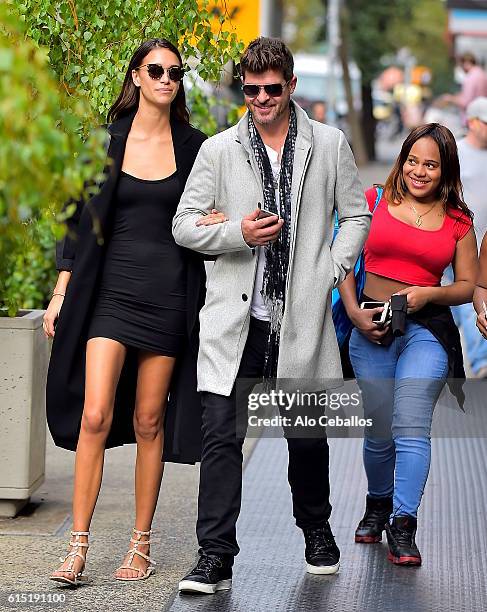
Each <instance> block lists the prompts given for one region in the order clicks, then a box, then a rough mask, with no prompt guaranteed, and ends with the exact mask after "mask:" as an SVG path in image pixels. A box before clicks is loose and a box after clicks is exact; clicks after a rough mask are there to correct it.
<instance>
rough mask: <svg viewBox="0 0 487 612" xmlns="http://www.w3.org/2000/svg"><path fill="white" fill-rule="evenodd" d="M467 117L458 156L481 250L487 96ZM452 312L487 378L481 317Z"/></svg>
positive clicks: (486, 223) (486, 207)
mask: <svg viewBox="0 0 487 612" xmlns="http://www.w3.org/2000/svg"><path fill="white" fill-rule="evenodd" d="M466 117H467V125H468V132H467V134H466V136H465V138H462V140H460V141H459V142H458V157H459V159H460V175H461V179H462V184H463V194H464V199H465V202H466V203H467V204H468V207H469V208H470V210H471V211H472V212H473V224H474V229H475V234H476V237H477V244H478V245H479V247H480V244H481V243H482V238H483V236H484V234H485V232H486V231H487V190H486V186H485V177H486V172H487V97H481V98H477V99H476V100H474V101H473V102H471V103H470V104H469V105H468V106H467V109H466ZM449 278H450V279H451V275H450V277H449ZM452 312H453V317H454V318H455V322H456V323H457V325H458V326H459V327H461V329H462V332H463V337H464V341H465V345H464V346H465V349H466V353H467V355H466V356H467V359H468V361H469V363H470V366H471V368H472V371H473V373H474V375H475V376H476V377H478V378H487V343H486V342H484V340H483V339H482V337H481V336H480V335H479V333H478V329H477V326H476V322H477V316H476V313H475V311H474V309H473V308H472V305H471V304H461V305H459V306H455V307H454V308H453V309H452Z"/></svg>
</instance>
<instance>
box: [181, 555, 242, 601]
mask: <svg viewBox="0 0 487 612" xmlns="http://www.w3.org/2000/svg"><path fill="white" fill-rule="evenodd" d="M231 563H232V562H231V561H229V560H228V559H226V555H217V554H205V553H202V554H201V556H200V558H199V560H198V563H197V564H196V567H195V568H193V569H192V570H191V571H190V572H189V574H188V575H187V576H185V577H184V578H183V579H182V580H181V582H180V583H179V591H180V592H182V593H209V594H210V593H215V592H216V591H227V590H228V589H231V588H232V565H231Z"/></svg>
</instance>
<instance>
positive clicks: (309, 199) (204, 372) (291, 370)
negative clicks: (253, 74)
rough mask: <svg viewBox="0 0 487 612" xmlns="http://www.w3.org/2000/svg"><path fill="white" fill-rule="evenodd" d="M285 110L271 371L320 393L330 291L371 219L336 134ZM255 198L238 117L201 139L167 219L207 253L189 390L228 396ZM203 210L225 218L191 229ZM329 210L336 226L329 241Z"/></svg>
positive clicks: (238, 349) (327, 364) (249, 285)
mask: <svg viewBox="0 0 487 612" xmlns="http://www.w3.org/2000/svg"><path fill="white" fill-rule="evenodd" d="M295 108H296V113H297V125H298V136H297V140H296V149H295V157H294V166H293V178H292V211H291V223H292V228H291V230H292V231H291V252H290V258H289V270H288V277H287V294H286V308H285V312H284V317H283V321H282V326H281V337H280V350H279V361H278V371H277V374H278V377H279V378H293V379H306V380H307V383H308V386H307V389H308V390H313V382H312V381H313V380H316V381H317V382H316V385H315V389H314V390H320V389H323V388H324V387H323V384H322V381H323V379H329V380H330V381H331V382H330V383H329V385H328V388H331V387H333V386H338V385H339V384H340V383H339V382H338V381H339V379H340V378H341V376H342V370H341V363H340V356H339V351H338V345H337V341H336V335H335V328H334V325H333V320H332V313H331V290H332V288H333V287H335V286H337V285H338V284H339V283H340V282H341V281H343V279H344V278H345V276H346V274H347V272H349V271H350V270H351V269H352V268H353V266H354V265H355V262H356V260H357V257H358V255H359V253H360V251H361V249H362V247H363V244H364V241H365V239H366V237H367V234H368V231H369V226H370V217H371V215H370V212H369V209H368V206H367V203H366V200H365V197H364V192H363V188H362V185H361V183H360V180H359V176H358V171H357V167H356V165H355V161H354V158H353V155H352V152H351V150H350V147H349V145H348V143H347V141H346V139H345V136H344V135H343V133H342V132H341V131H339V130H337V129H335V128H333V127H330V126H328V125H324V124H321V123H318V122H316V121H312V120H310V119H308V116H307V115H306V113H305V112H304V110H303V109H301V108H300V107H299V106H298V105H297V104H295ZM262 201H263V191H262V180H261V176H260V172H259V169H258V168H257V164H256V162H255V160H254V157H253V155H252V152H251V147H250V142H249V130H248V117H247V115H245V116H244V117H243V118H242V119H241V120H240V121H239V123H238V124H237V125H235V126H234V127H231V128H230V129H228V130H226V131H224V132H222V133H220V134H217V135H216V136H213V137H212V138H210V139H208V140H207V141H205V142H204V143H203V145H202V147H201V149H200V151H199V153H198V156H197V158H196V161H195V164H194V166H193V169H192V171H191V174H190V176H189V178H188V181H187V183H186V188H185V190H184V193H183V195H182V197H181V200H180V203H179V206H178V209H177V212H176V215H175V217H174V221H173V234H174V238H175V240H176V242H177V243H178V244H180V245H182V246H184V247H187V248H189V249H193V250H195V251H198V252H200V253H204V254H206V255H213V256H216V261H215V263H214V265H213V268H212V269H211V271H210V272H209V276H208V280H207V293H206V302H205V305H204V306H203V308H202V310H201V312H200V349H199V356H198V390H199V391H210V392H213V393H217V394H220V395H226V396H228V395H230V393H231V391H232V388H233V385H234V382H235V379H236V376H237V372H238V368H239V365H240V360H241V357H242V352H243V349H244V347H245V342H246V339H247V334H248V329H249V320H250V304H251V298H252V293H253V289H254V282H255V273H256V266H257V259H258V258H257V256H256V252H255V249H252V248H250V247H249V246H248V245H247V244H246V242H245V240H244V238H243V236H242V231H241V221H242V217H244V216H245V215H248V214H249V213H251V212H252V211H254V210H255V209H256V208H257V207H258V205H259V203H261V202H262ZM212 208H216V209H218V210H219V211H222V212H223V213H225V215H226V216H227V218H228V221H226V222H224V223H221V224H215V225H211V226H207V227H197V226H196V225H195V223H196V221H197V220H198V219H199V218H201V217H202V216H203V215H206V214H209V213H210V211H211V209H212ZM335 211H336V212H337V213H338V220H339V225H340V229H339V232H338V235H337V237H336V238H335V240H333V228H334V219H335ZM333 380H335V381H336V382H335V384H334V383H333V382H332V381H333Z"/></svg>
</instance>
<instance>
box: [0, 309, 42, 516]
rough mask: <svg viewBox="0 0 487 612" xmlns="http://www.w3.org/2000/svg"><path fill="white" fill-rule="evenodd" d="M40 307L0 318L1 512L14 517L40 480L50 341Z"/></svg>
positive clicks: (3, 514)
mask: <svg viewBox="0 0 487 612" xmlns="http://www.w3.org/2000/svg"><path fill="white" fill-rule="evenodd" d="M43 315H44V311H43V310H22V311H20V312H19V316H18V317H13V318H8V317H0V516H10V517H12V516H15V515H16V514H17V512H18V511H19V510H20V509H21V508H22V507H23V506H24V505H25V504H26V503H27V502H28V501H29V497H30V496H31V495H32V493H33V492H34V491H35V490H36V489H37V488H38V487H39V486H40V485H41V484H42V483H43V481H44V466H45V454H46V410H45V404H46V402H45V389H46V375H47V366H48V363H49V343H48V342H47V341H46V338H45V337H44V333H43V330H42V317H43Z"/></svg>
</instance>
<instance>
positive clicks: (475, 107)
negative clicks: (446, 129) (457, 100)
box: [466, 97, 487, 123]
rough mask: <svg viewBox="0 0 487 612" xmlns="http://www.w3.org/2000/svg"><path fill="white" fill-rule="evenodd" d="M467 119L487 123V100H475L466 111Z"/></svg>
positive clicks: (481, 98) (483, 98)
mask: <svg viewBox="0 0 487 612" xmlns="http://www.w3.org/2000/svg"><path fill="white" fill-rule="evenodd" d="M466 115H467V119H480V121H484V122H485V123H487V98H485V97H480V98H475V100H473V101H472V102H470V104H469V105H468V106H467V109H466Z"/></svg>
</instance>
